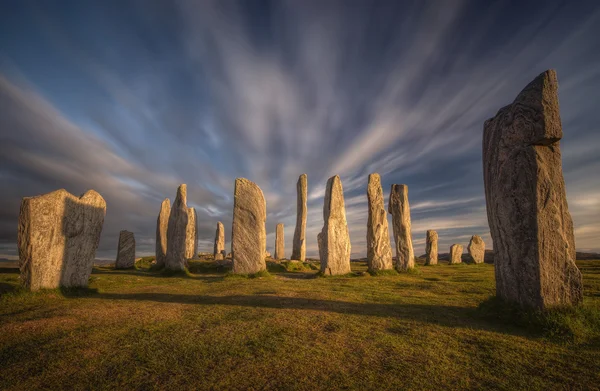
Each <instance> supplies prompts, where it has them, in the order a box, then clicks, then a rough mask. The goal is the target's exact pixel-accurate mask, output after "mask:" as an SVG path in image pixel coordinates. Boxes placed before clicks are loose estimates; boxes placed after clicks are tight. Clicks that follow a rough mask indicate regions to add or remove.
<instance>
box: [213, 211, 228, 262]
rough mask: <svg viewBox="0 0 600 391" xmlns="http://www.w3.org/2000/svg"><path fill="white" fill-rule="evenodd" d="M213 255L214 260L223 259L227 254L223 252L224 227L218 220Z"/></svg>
mask: <svg viewBox="0 0 600 391" xmlns="http://www.w3.org/2000/svg"><path fill="white" fill-rule="evenodd" d="M213 255H214V257H215V260H221V259H225V257H226V255H227V253H226V252H225V227H224V226H223V223H221V222H220V221H219V222H218V223H217V230H216V232H215V246H214V251H213Z"/></svg>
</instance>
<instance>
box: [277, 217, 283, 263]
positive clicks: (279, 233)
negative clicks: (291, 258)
mask: <svg viewBox="0 0 600 391" xmlns="http://www.w3.org/2000/svg"><path fill="white" fill-rule="evenodd" d="M284 258H285V242H284V238H283V223H279V224H277V229H276V230H275V259H276V260H278V261H280V260H282V259H284Z"/></svg>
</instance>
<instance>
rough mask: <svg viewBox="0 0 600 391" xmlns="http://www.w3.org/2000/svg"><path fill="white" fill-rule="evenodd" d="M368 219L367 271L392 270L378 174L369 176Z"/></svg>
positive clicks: (386, 221)
mask: <svg viewBox="0 0 600 391" xmlns="http://www.w3.org/2000/svg"><path fill="white" fill-rule="evenodd" d="M367 199H368V201H369V217H368V221H367V264H368V267H369V271H377V270H389V269H392V268H393V262H392V247H391V245H390V232H389V228H388V220H387V213H386V211H385V203H384V200H383V190H382V188H381V178H380V176H379V174H376V173H374V174H370V175H369V184H368V186H367Z"/></svg>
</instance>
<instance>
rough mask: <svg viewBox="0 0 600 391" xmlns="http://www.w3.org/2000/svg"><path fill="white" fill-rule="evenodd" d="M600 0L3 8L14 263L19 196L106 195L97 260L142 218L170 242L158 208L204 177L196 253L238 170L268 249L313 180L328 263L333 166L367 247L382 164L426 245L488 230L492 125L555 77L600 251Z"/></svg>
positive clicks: (0, 32)
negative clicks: (262, 218)
mask: <svg viewBox="0 0 600 391" xmlns="http://www.w3.org/2000/svg"><path fill="white" fill-rule="evenodd" d="M599 37H600V3H598V2H597V1H587V2H586V1H578V2H574V1H544V2H534V1H524V2H522V1H486V2H483V1H458V0H457V1H454V0H449V1H447V0H439V1H414V2H408V1H310V0H306V1H300V0H296V1H274V2H269V1H250V0H248V1H241V2H232V1H200V0H198V1H192V0H181V1H178V0H174V1H167V0H164V1H159V0H155V1H151V0H148V1H145V0H140V1H115V0H106V1H91V0H78V1H56V0H55V1H29V0H19V1H17V0H6V1H3V2H1V3H0V103H1V104H0V139H1V141H2V142H1V143H0V186H1V188H2V189H3V191H2V192H1V193H0V256H9V257H10V256H15V255H16V244H15V243H16V235H17V218H18V212H19V204H20V199H21V198H22V197H25V196H32V195H37V194H43V193H46V192H49V191H52V190H55V189H57V188H65V189H67V190H68V191H70V192H71V193H73V194H81V193H83V192H84V191H85V190H87V189H90V188H93V189H95V190H97V191H98V192H99V193H100V194H102V195H103V196H104V198H105V199H106V201H107V215H106V220H105V225H104V230H103V234H102V238H101V242H100V247H99V250H98V257H101V258H110V257H114V256H115V253H116V247H117V238H118V233H119V231H120V230H122V229H127V230H130V231H133V232H134V233H135V235H136V241H137V244H138V254H140V255H142V254H151V253H153V251H154V235H155V224H156V217H157V214H158V211H159V209H160V202H161V201H162V199H163V198H165V197H169V198H171V199H173V198H174V197H175V193H176V189H177V186H178V185H179V184H180V183H187V185H188V206H194V207H195V208H196V209H197V212H198V219H199V231H200V232H199V243H200V245H199V250H200V251H211V249H212V240H213V236H214V231H215V228H216V223H217V221H222V222H223V223H224V225H225V229H226V239H227V248H228V247H229V238H230V233H231V232H230V231H231V217H232V206H233V200H232V194H233V185H234V180H235V178H236V177H246V178H248V179H250V180H252V181H254V182H256V183H257V184H258V185H259V186H260V187H261V188H262V190H263V192H264V194H265V197H266V199H267V213H268V215H267V233H268V234H269V235H268V238H267V240H268V242H267V248H268V250H271V251H272V248H273V245H274V232H275V226H276V224H277V223H279V222H283V223H284V224H285V227H286V228H285V238H286V240H285V241H286V253H287V255H288V256H289V254H290V253H291V240H292V237H293V227H294V224H295V206H296V199H295V197H296V188H295V184H296V181H297V179H298V176H299V175H300V174H302V173H306V174H307V175H308V184H309V204H308V208H309V212H308V224H307V236H308V243H307V254H308V255H309V256H316V255H317V254H318V251H317V242H316V235H317V233H318V232H319V231H320V229H321V227H322V224H323V220H322V207H323V195H324V191H325V184H326V182H327V178H328V177H330V176H332V175H335V174H338V175H340V177H341V179H342V183H343V186H344V193H345V198H346V208H347V210H346V212H347V217H348V223H349V228H350V235H351V240H352V255H353V257H362V256H365V253H366V248H365V242H366V222H367V201H366V185H367V177H368V174H369V173H371V172H378V173H379V174H380V175H381V177H382V183H383V186H384V195H385V198H386V199H387V197H388V195H389V188H390V185H391V184H392V183H404V184H408V186H409V200H410V203H411V207H412V210H411V217H412V223H413V241H414V243H415V247H416V248H415V252H416V254H422V253H423V251H424V241H425V231H426V230H427V229H436V230H437V231H438V233H439V236H440V251H442V252H443V251H446V250H445V249H446V248H447V247H449V246H450V245H451V244H452V243H462V244H463V245H466V244H467V243H468V240H469V238H470V236H471V235H473V234H479V235H481V236H482V237H483V238H484V240H485V241H486V243H487V244H488V247H491V246H492V243H491V239H490V236H489V228H488V226H487V217H486V212H485V200H484V191H483V176H482V163H481V138H482V133H483V123H484V121H485V120H486V119H488V118H490V117H492V116H494V115H495V114H496V112H497V111H498V110H499V109H500V108H501V107H502V106H504V105H506V104H508V103H510V102H511V101H512V100H513V99H514V98H515V97H516V95H517V94H518V92H519V91H520V90H521V89H522V88H523V87H524V86H525V85H526V84H527V83H528V82H529V81H531V80H532V79H533V78H534V77H535V76H537V75H538V74H539V73H541V72H543V71H544V70H546V69H549V68H554V69H556V70H557V73H558V79H559V100H560V105H561V116H562V122H563V130H564V138H563V140H562V141H561V149H562V152H563V169H564V174H565V181H566V184H567V196H568V202H569V208H570V211H571V214H572V216H573V219H574V224H575V238H576V246H577V249H578V250H580V251H600V240H599V239H600V180H598V172H599V171H600V158H599V155H598V147H599V146H600V142H599V141H600V129H599V126H600V125H599V124H600V110H599V106H598V105H599V102H600V38H599Z"/></svg>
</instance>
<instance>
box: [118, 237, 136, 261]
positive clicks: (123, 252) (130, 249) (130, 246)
mask: <svg viewBox="0 0 600 391" xmlns="http://www.w3.org/2000/svg"><path fill="white" fill-rule="evenodd" d="M134 266H135V237H134V236H133V232H129V231H121V232H120V233H119V247H118V250H117V261H116V262H115V269H131V268H132V267H134Z"/></svg>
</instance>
